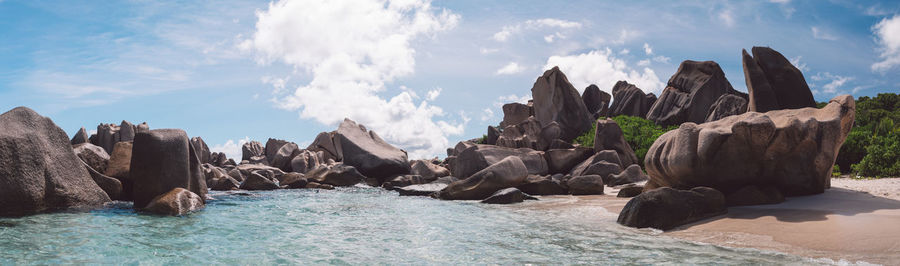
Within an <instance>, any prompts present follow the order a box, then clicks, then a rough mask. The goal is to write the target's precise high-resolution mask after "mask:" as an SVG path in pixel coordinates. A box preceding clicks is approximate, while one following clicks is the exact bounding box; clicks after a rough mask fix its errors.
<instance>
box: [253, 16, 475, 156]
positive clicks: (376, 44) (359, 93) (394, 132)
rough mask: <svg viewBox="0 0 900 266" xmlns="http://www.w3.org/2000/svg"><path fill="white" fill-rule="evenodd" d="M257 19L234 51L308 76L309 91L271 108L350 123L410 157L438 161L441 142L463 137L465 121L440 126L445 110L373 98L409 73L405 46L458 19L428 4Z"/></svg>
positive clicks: (411, 63) (404, 99)
mask: <svg viewBox="0 0 900 266" xmlns="http://www.w3.org/2000/svg"><path fill="white" fill-rule="evenodd" d="M256 15H257V18H258V20H257V22H256V31H255V32H254V33H253V36H252V38H250V39H247V40H244V41H243V42H242V43H241V44H240V48H241V49H242V50H244V51H247V52H252V53H254V54H255V55H256V58H257V61H258V62H259V63H261V64H270V63H273V62H281V63H284V64H287V65H290V66H293V67H294V68H295V69H297V70H302V71H296V72H298V73H301V74H309V75H311V80H310V81H309V83H308V84H306V85H302V86H300V87H298V88H296V89H294V91H293V92H291V93H287V94H283V95H276V97H275V98H274V100H273V101H274V102H275V104H276V106H277V107H279V108H282V109H285V110H292V111H299V113H300V116H301V117H302V118H307V119H314V120H315V121H318V122H320V123H323V124H326V125H337V124H338V123H340V122H341V121H342V120H343V119H344V118H345V117H348V118H350V119H353V120H355V121H357V122H359V123H361V124H364V125H366V126H367V127H368V128H369V129H372V130H374V131H376V132H377V133H378V134H379V135H380V136H381V137H383V138H384V139H385V140H387V141H388V142H390V143H392V144H394V145H397V146H399V147H401V148H403V149H406V150H407V151H408V152H409V155H410V157H411V158H424V157H429V156H433V155H437V154H440V153H441V152H443V151H444V149H445V148H446V147H447V146H449V141H448V139H447V136H449V135H458V134H462V132H463V128H464V124H465V122H462V123H451V122H448V121H444V120H438V119H439V118H441V117H444V116H445V113H444V111H443V110H442V109H441V108H440V107H437V106H433V105H431V104H430V103H429V102H428V100H427V99H426V100H423V101H421V102H418V103H417V102H415V101H414V99H415V98H416V96H415V95H414V93H411V92H410V91H402V92H400V93H399V94H397V95H395V96H393V97H390V98H389V99H385V98H382V97H381V96H379V93H382V92H383V91H385V90H386V84H387V83H390V82H393V81H394V80H395V79H398V78H401V77H406V76H409V75H411V74H413V72H414V67H415V49H414V48H413V47H412V45H411V42H413V41H414V40H416V39H420V38H426V37H431V36H434V35H435V34H436V33H438V32H441V31H446V30H448V29H451V28H453V27H455V26H456V25H457V24H458V21H459V19H460V17H459V15H457V14H454V13H452V12H450V11H449V10H446V9H441V10H438V9H436V8H433V7H432V6H431V3H430V1H428V0H412V1H399V0H397V1H375V0H373V1H350V0H342V1H286V0H282V1H277V2H273V3H270V4H269V7H268V9H267V10H260V11H257V14H256ZM304 72H305V73H304ZM438 94H439V92H435V93H429V95H428V98H432V97H431V96H432V95H434V97H437V95H438ZM464 120H465V119H464Z"/></svg>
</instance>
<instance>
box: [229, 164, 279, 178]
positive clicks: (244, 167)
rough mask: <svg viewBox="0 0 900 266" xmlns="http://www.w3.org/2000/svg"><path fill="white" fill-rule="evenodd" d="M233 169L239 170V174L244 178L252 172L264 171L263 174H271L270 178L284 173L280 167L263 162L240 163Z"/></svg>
mask: <svg viewBox="0 0 900 266" xmlns="http://www.w3.org/2000/svg"><path fill="white" fill-rule="evenodd" d="M235 169H237V170H239V171H241V175H242V176H244V177H245V178H246V177H247V176H248V175H250V174H251V173H254V172H265V173H266V174H264V175H269V174H271V177H270V179H277V178H278V177H279V176H281V175H284V171H281V169H278V168H275V167H271V166H268V165H263V164H241V165H238V166H237V167H235Z"/></svg>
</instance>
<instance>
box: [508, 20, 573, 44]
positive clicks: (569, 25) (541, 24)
mask: <svg viewBox="0 0 900 266" xmlns="http://www.w3.org/2000/svg"><path fill="white" fill-rule="evenodd" d="M546 28H555V29H562V30H571V29H578V28H581V23H580V22H575V21H568V20H561V19H554V18H542V19H532V20H526V21H525V22H522V23H518V24H515V25H507V26H503V28H501V29H500V31H498V32H496V33H494V35H493V36H491V38H493V39H494V40H495V41H498V42H505V41H507V40H509V37H511V36H512V35H514V34H518V33H520V32H522V31H524V30H539V29H546ZM556 38H559V39H565V35H563V34H562V33H560V32H556V33H554V34H551V35H546V36H544V41H546V42H548V43H549V42H553V41H554V39H556Z"/></svg>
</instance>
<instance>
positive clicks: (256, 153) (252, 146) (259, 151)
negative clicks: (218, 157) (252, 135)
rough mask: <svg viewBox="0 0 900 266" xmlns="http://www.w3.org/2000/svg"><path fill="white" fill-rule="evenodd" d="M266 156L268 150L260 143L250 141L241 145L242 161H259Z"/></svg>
mask: <svg viewBox="0 0 900 266" xmlns="http://www.w3.org/2000/svg"><path fill="white" fill-rule="evenodd" d="M265 156H266V149H265V148H264V147H263V145H262V143H259V141H255V140H254V141H250V142H247V143H244V145H241V161H243V160H247V161H259V160H260V159H264V158H265Z"/></svg>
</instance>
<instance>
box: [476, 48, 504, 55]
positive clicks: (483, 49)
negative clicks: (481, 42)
mask: <svg viewBox="0 0 900 266" xmlns="http://www.w3.org/2000/svg"><path fill="white" fill-rule="evenodd" d="M497 51H500V50H499V49H488V48H484V47H482V48H481V49H480V50H478V52H479V53H481V54H493V53H496V52H497Z"/></svg>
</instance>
